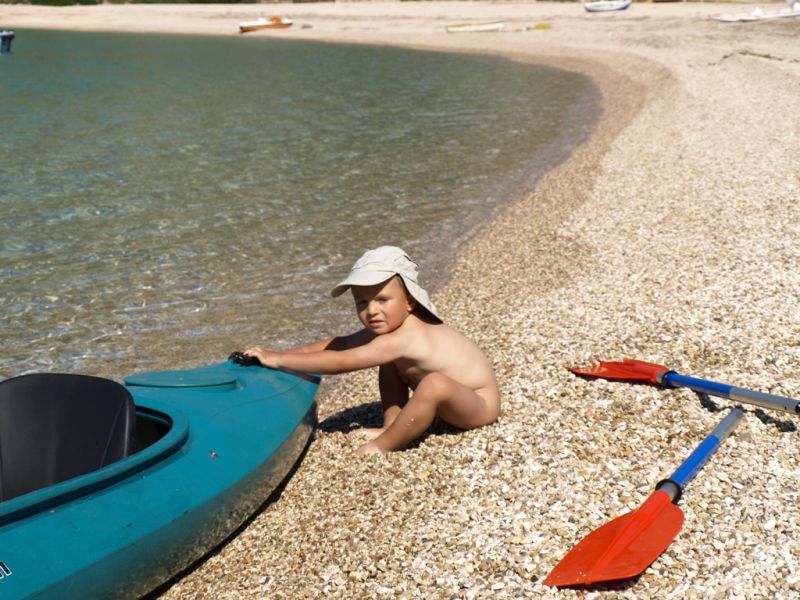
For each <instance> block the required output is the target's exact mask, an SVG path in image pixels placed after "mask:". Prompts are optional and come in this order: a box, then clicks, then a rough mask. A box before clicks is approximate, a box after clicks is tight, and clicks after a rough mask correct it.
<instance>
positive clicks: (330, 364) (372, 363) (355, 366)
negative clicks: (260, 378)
mask: <svg viewBox="0 0 800 600" xmlns="http://www.w3.org/2000/svg"><path fill="white" fill-rule="evenodd" d="M355 335H358V334H355ZM398 341H399V339H398V338H397V337H396V336H392V335H382V336H378V337H374V338H373V339H372V340H371V341H367V342H365V343H362V344H360V345H357V346H355V347H349V348H346V349H344V350H320V351H317V352H306V353H294V352H270V351H269V350H263V349H261V348H251V349H250V350H248V351H247V354H249V355H251V356H255V357H257V358H258V360H259V361H260V362H261V364H262V365H264V366H265V367H272V368H273V369H291V370H293V371H305V372H307V373H322V374H326V375H334V374H337V373H346V372H349V371H358V370H360V369H367V368H369V367H377V366H379V365H383V364H386V363H388V362H391V361H393V360H395V359H397V358H400V356H401V345H400V344H399V343H398Z"/></svg>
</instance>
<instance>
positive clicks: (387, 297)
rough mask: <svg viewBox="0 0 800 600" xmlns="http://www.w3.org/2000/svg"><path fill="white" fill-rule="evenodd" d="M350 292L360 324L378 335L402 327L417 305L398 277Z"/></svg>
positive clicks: (353, 288)
mask: <svg viewBox="0 0 800 600" xmlns="http://www.w3.org/2000/svg"><path fill="white" fill-rule="evenodd" d="M350 291H352V293H353V300H355V303H356V312H357V313H358V319H359V321H361V323H362V324H363V325H364V327H366V328H367V329H369V330H370V331H371V332H373V333H374V334H375V335H382V334H384V333H391V332H392V331H394V330H395V329H397V328H398V327H400V325H402V324H403V323H404V322H405V320H406V317H408V315H410V314H411V311H412V310H414V305H415V304H416V301H415V300H414V299H413V298H411V297H410V296H409V294H408V292H406V288H405V286H404V285H403V282H402V281H401V280H400V278H399V277H397V276H394V277H392V278H391V279H390V280H388V281H384V282H382V283H378V284H376V285H365V286H361V285H354V286H352V287H351V288H350Z"/></svg>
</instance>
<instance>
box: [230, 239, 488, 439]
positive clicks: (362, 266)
mask: <svg viewBox="0 0 800 600" xmlns="http://www.w3.org/2000/svg"><path fill="white" fill-rule="evenodd" d="M417 271H418V270H417V265H416V264H415V263H414V262H412V261H411V259H410V258H409V257H408V256H407V255H406V253H405V252H403V250H401V249H400V248H396V247H394V246H382V247H380V248H376V249H375V250H370V251H368V252H365V253H364V255H363V256H362V257H361V258H360V259H359V260H358V261H357V262H356V264H355V265H353V268H352V270H351V271H350V275H349V276H348V277H347V278H346V279H345V280H344V281H342V282H341V283H340V284H339V285H337V286H336V287H335V288H334V289H333V291H332V292H331V295H332V296H334V297H336V296H339V295H341V294H342V293H344V291H345V290H347V289H348V288H349V289H350V291H351V292H352V294H353V299H354V300H355V304H356V313H357V314H358V319H359V320H360V321H361V324H362V325H363V326H364V329H362V330H361V331H358V332H356V333H353V334H351V335H347V336H341V337H334V338H329V339H325V340H320V341H319V342H315V343H312V344H308V345H306V346H301V347H299V348H295V349H293V350H287V351H285V352H271V351H269V350H265V349H263V348H261V347H259V346H256V347H254V348H249V349H248V350H246V351H245V354H247V355H248V356H255V357H256V358H258V360H259V361H260V362H261V364H263V365H264V366H267V367H272V368H286V369H293V370H296V371H306V372H310V373H323V374H334V373H344V372H347V371H356V370H359V369H366V368H369V367H379V370H378V383H379V387H380V394H381V404H382V405H383V427H381V428H379V429H365V430H363V431H364V433H366V435H367V437H368V439H370V441H369V442H368V443H366V444H364V445H363V446H361V447H360V448H359V449H358V450H357V453H358V454H372V453H384V452H389V451H391V450H397V449H398V448H402V447H403V446H405V445H406V444H408V443H409V442H411V441H413V440H414V439H416V438H418V437H419V436H420V435H422V434H423V433H424V432H425V430H426V429H428V427H430V425H431V423H433V420H434V418H435V417H437V416H438V417H439V418H441V419H442V420H443V421H445V422H447V423H449V424H450V425H453V426H454V427H458V428H459V429H474V428H476V427H481V426H483V425H488V424H489V423H493V422H494V421H496V420H497V417H498V416H499V415H500V395H499V392H498V390H497V381H496V379H495V375H494V371H493V370H492V366H491V364H489V361H488V360H487V358H486V356H484V354H483V353H482V352H481V351H480V349H478V347H477V346H476V345H475V344H474V343H473V342H472V341H470V340H469V339H467V338H466V337H464V336H463V335H462V334H460V333H459V332H457V331H456V330H454V329H452V328H450V327H448V326H447V325H445V324H444V323H443V322H442V320H441V319H440V318H439V316H438V315H437V313H436V308H435V307H434V305H433V303H432V302H431V300H430V298H429V297H428V294H427V292H426V291H425V290H424V289H422V288H421V287H420V286H419V285H418V283H417ZM409 390H411V391H412V392H413V393H412V395H411V398H410V399H409Z"/></svg>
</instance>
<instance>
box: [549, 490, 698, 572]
mask: <svg viewBox="0 0 800 600" xmlns="http://www.w3.org/2000/svg"><path fill="white" fill-rule="evenodd" d="M682 525H683V511H682V510H681V509H680V508H678V507H677V506H676V505H675V504H673V503H672V498H670V496H669V494H667V493H666V492H664V491H662V490H656V491H655V492H653V493H652V494H650V497H649V498H648V499H647V500H646V501H645V502H644V504H642V505H641V506H640V507H639V508H638V509H636V510H634V511H631V512H629V513H626V514H624V515H622V516H621V517H617V518H616V519H614V520H613V521H610V522H608V523H606V524H605V525H603V526H602V527H598V528H597V529H595V530H594V531H592V532H591V533H590V534H589V535H587V536H586V537H585V538H583V539H582V540H581V541H580V542H579V543H578V544H577V545H576V546H575V547H574V548H573V549H572V550H570V551H569V552H568V553H567V555H566V556H565V557H564V558H562V559H561V562H559V563H558V564H557V565H556V567H555V568H554V569H553V570H552V571H551V572H550V574H549V575H548V576H547V579H545V580H544V584H545V585H552V586H558V587H564V586H574V585H586V584H589V583H596V582H598V581H613V580H615V579H627V578H629V577H635V576H636V575H639V574H640V573H641V572H642V571H644V570H645V569H646V568H647V567H649V566H650V564H651V563H652V562H653V561H654V560H655V559H657V558H658V557H659V555H660V554H661V553H662V552H663V551H664V550H666V549H667V547H668V546H669V545H670V544H671V543H672V540H674V539H675V536H676V535H678V532H679V531H680V530H681V526H682Z"/></svg>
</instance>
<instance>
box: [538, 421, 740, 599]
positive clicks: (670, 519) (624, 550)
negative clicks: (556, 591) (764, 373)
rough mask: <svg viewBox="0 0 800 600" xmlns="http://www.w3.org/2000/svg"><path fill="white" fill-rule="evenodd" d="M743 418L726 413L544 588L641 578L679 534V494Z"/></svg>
mask: <svg viewBox="0 0 800 600" xmlns="http://www.w3.org/2000/svg"><path fill="white" fill-rule="evenodd" d="M743 414H744V411H743V410H742V409H741V408H739V407H736V408H734V409H733V410H731V412H730V413H728V415H727V416H726V417H725V418H724V419H723V420H722V421H721V422H720V423H719V425H717V426H716V427H715V428H714V430H713V431H712V432H711V433H710V434H709V435H708V436H707V437H706V438H705V439H704V440H703V441H702V442H701V443H700V445H699V446H698V447H697V448H696V449H695V451H694V452H692V453H691V454H690V455H689V457H688V458H687V459H686V460H685V461H684V462H683V463H682V464H681V466H680V467H678V469H677V470H676V471H675V472H674V473H673V474H672V476H671V477H670V478H669V479H665V480H663V481H661V482H659V483H658V485H656V489H655V491H654V492H653V493H652V494H650V496H649V497H648V498H647V500H645V502H644V504H642V506H640V507H639V508H638V509H636V510H634V511H632V512H629V513H627V514H624V515H622V516H621V517H617V518H616V519H614V520H613V521H610V522H609V523H606V524H605V525H603V526H601V527H599V528H597V529H595V530H594V531H592V532H591V533H590V534H589V535H587V536H586V537H585V538H583V540H581V541H580V542H579V543H578V544H577V545H576V546H575V547H574V548H573V549H572V550H570V551H569V553H567V555H566V556H565V557H564V558H562V559H561V562H559V563H558V564H557V565H556V567H555V568H554V569H553V570H552V571H551V572H550V574H549V575H548V576H547V578H546V579H545V580H544V584H545V585H551V586H557V587H566V586H575V585H586V584H590V583H596V582H600V581H613V580H617V579H627V578H629V577H635V576H636V575H639V574H640V573H642V572H643V571H644V570H645V569H646V568H647V567H648V566H650V564H651V563H652V562H653V561H654V560H655V559H656V558H658V557H659V555H660V554H661V553H662V552H663V551H664V550H666V549H667V547H668V546H669V545H670V544H671V543H672V540H673V539H675V536H676V535H678V532H679V531H680V530H681V526H682V525H683V511H682V510H681V509H680V508H679V507H678V506H677V505H676V504H675V503H676V502H677V501H678V500H679V499H680V496H681V493H682V491H683V488H684V487H685V486H686V484H687V483H689V481H691V479H692V478H693V477H694V476H695V474H697V472H698V471H699V470H700V469H701V468H702V467H703V465H704V464H705V463H706V462H707V461H708V459H709V458H711V456H712V455H713V454H714V452H716V450H717V448H719V446H720V444H721V443H722V442H723V441H724V440H725V438H726V437H728V435H730V433H731V431H733V429H734V428H735V427H736V425H738V424H739V421H740V420H741V418H742V415H743Z"/></svg>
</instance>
